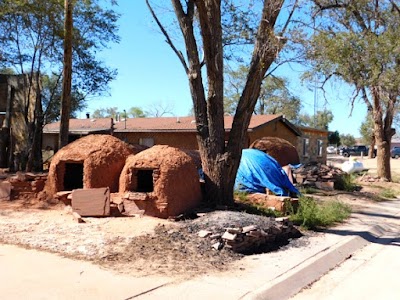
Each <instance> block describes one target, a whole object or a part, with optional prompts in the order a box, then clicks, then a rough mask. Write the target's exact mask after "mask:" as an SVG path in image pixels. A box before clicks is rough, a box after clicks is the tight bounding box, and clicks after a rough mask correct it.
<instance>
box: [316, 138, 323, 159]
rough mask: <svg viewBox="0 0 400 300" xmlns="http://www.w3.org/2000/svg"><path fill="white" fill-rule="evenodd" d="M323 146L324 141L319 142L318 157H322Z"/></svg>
mask: <svg viewBox="0 0 400 300" xmlns="http://www.w3.org/2000/svg"><path fill="white" fill-rule="evenodd" d="M322 145H323V141H322V140H317V155H318V156H322Z"/></svg>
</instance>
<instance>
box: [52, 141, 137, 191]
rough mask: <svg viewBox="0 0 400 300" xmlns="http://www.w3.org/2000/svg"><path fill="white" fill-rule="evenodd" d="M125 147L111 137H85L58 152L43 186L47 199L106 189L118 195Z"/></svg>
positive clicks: (126, 148)
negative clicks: (71, 193) (61, 192)
mask: <svg viewBox="0 0 400 300" xmlns="http://www.w3.org/2000/svg"><path fill="white" fill-rule="evenodd" d="M132 153H133V150H132V149H130V148H129V147H128V144H126V143H125V142H123V141H121V140H120V139H118V138H116V137H113V136H111V135H88V136H86V137H83V138H80V139H78V140H76V141H74V142H72V143H70V144H68V145H67V146H65V147H63V148H62V149H60V150H59V151H58V152H57V153H56V154H55V155H54V157H53V159H52V161H51V165H50V169H49V174H48V179H47V182H46V189H45V190H46V192H47V193H49V194H50V195H52V194H55V193H56V192H59V191H70V190H73V189H81V188H100V187H109V188H110V191H111V192H118V182H119V176H120V174H121V170H122V168H123V167H124V165H125V160H126V158H127V157H128V156H129V155H130V154H132Z"/></svg>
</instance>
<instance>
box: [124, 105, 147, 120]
mask: <svg viewBox="0 0 400 300" xmlns="http://www.w3.org/2000/svg"><path fill="white" fill-rule="evenodd" d="M128 115H130V116H131V117H132V118H145V117H147V115H146V113H145V112H144V111H143V110H142V109H141V108H140V107H137V106H134V107H131V108H130V109H129V113H128Z"/></svg>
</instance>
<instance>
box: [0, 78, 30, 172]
mask: <svg viewBox="0 0 400 300" xmlns="http://www.w3.org/2000/svg"><path fill="white" fill-rule="evenodd" d="M34 86H35V82H33V83H32V84H31V85H30V84H29V76H28V75H27V74H22V75H8V74H0V167H3V168H4V167H11V168H13V169H15V170H19V164H20V163H21V161H20V160H23V159H24V157H25V156H26V155H27V153H28V126H29V123H30V122H33V121H34V110H35V102H36V97H37V95H36V89H35V88H34ZM25 117H26V118H25ZM14 165H15V166H14Z"/></svg>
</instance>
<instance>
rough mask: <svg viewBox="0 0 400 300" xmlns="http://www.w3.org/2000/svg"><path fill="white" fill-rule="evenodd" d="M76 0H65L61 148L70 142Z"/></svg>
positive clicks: (59, 145) (59, 138)
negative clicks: (74, 4)
mask: <svg viewBox="0 0 400 300" xmlns="http://www.w3.org/2000/svg"><path fill="white" fill-rule="evenodd" d="M73 3H74V0H65V1H64V6H65V21H64V34H65V35H64V69H63V90H62V99H61V120H60V134H59V137H58V147H59V149H61V148H62V147H64V146H65V145H67V144H68V134H69V117H70V112H71V81H72V30H73V19H72V11H73Z"/></svg>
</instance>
